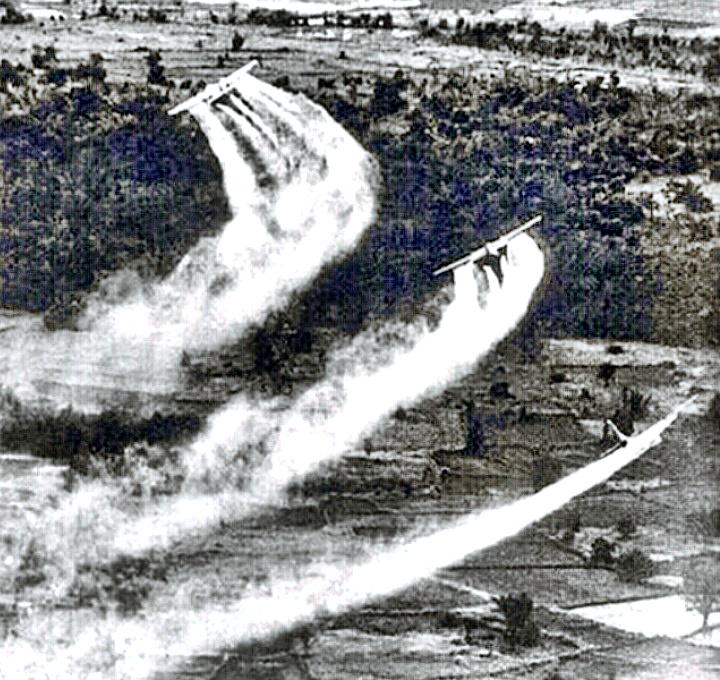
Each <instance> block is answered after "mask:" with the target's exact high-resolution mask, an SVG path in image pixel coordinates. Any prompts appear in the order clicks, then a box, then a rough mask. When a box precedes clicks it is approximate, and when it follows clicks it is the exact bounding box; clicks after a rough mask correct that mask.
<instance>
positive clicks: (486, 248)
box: [433, 215, 542, 276]
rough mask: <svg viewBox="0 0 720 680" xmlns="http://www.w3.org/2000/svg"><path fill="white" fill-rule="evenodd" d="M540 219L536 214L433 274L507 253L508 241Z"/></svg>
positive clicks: (437, 274) (436, 274)
mask: <svg viewBox="0 0 720 680" xmlns="http://www.w3.org/2000/svg"><path fill="white" fill-rule="evenodd" d="M541 220H542V215H536V216H535V217H533V218H532V219H531V220H529V221H528V222H525V224H521V225H520V226H519V227H517V228H516V229H513V230H512V231H509V232H508V233H507V234H504V235H503V236H500V238H497V239H495V240H494V241H488V242H487V243H486V244H485V245H483V246H481V247H480V248H478V249H477V250H473V251H472V252H471V253H469V254H468V255H465V257H461V258H460V259H459V260H455V262H451V263H450V264H446V265H445V266H443V267H440V269H436V270H435V271H434V272H433V276H439V275H440V274H444V273H445V272H449V271H452V270H453V269H457V268H458V267H462V266H463V265H464V264H469V263H471V262H476V261H477V260H479V259H481V258H483V257H486V256H487V255H495V256H498V255H503V254H507V245H508V243H509V242H510V241H511V240H512V239H514V238H515V237H516V236H519V235H520V234H522V233H523V232H524V231H527V230H528V229H531V228H532V227H534V226H535V225H536V224H538V223H539V222H540V221H541ZM503 249H505V253H503V252H502V250H503Z"/></svg>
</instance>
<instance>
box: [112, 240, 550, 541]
mask: <svg viewBox="0 0 720 680" xmlns="http://www.w3.org/2000/svg"><path fill="white" fill-rule="evenodd" d="M503 273H504V279H503V285H502V286H500V285H499V283H498V280H497V278H496V277H495V274H494V273H493V272H492V271H491V269H490V268H489V267H485V268H483V269H482V270H478V269H476V268H475V267H474V266H473V265H466V266H463V267H460V268H459V269H457V270H455V281H454V296H453V297H452V298H451V302H450V304H448V305H447V306H446V307H445V308H444V309H443V311H442V316H441V318H440V323H439V326H438V327H437V328H436V329H435V330H432V331H431V330H430V329H429V327H428V324H427V323H426V322H425V321H424V319H422V318H421V319H419V320H418V321H417V322H416V323H415V324H411V325H402V326H401V327H400V328H398V327H397V325H395V324H391V326H390V327H391V331H392V332H389V329H388V328H387V327H385V328H382V329H380V332H375V331H372V332H367V333H363V334H361V335H360V336H359V337H358V338H356V339H355V340H354V341H353V342H352V343H351V344H350V345H349V346H348V347H346V348H344V349H343V350H341V351H339V352H337V353H336V354H335V356H334V357H333V359H332V360H331V362H330V367H329V369H328V373H329V375H328V378H327V379H326V380H324V381H322V382H321V383H319V384H318V385H316V386H315V387H313V388H311V389H310V390H308V391H307V392H306V393H305V394H303V395H302V396H301V397H300V398H299V399H298V400H297V401H296V403H295V404H293V406H292V407H291V408H290V409H289V410H288V411H287V412H285V413H284V414H281V415H279V416H278V415H277V414H276V415H275V417H274V418H271V416H272V414H269V413H268V412H267V411H266V410H265V408H266V407H265V406H263V405H261V406H253V405H250V404H249V403H248V402H247V400H246V399H245V398H244V397H241V398H239V399H238V400H235V401H232V402H231V403H230V404H228V406H227V407H226V408H225V409H224V410H223V411H221V412H220V413H218V414H216V416H215V417H214V418H213V420H212V421H211V423H210V427H209V429H208V431H207V432H205V433H204V434H203V435H202V436H201V437H200V439H199V440H198V441H197V442H195V444H194V445H192V446H191V447H190V448H189V450H188V451H187V453H186V456H185V467H186V469H187V471H188V480H187V481H186V487H185V493H184V494H182V495H181V496H180V497H179V498H176V499H174V500H172V501H170V502H167V503H165V504H160V505H158V506H156V507H155V508H153V510H152V511H151V513H150V514H149V515H147V516H146V517H144V518H142V519H140V520H138V521H137V522H134V523H133V524H132V525H131V526H129V527H125V528H124V529H123V530H121V531H120V532H119V533H118V535H117V537H116V539H115V548H116V549H117V550H121V551H123V552H125V551H128V552H137V551H143V550H147V549H149V548H153V547H163V546H167V545H168V543H169V542H170V541H172V540H173V539H175V538H178V537H180V536H182V535H183V534H185V533H188V532H199V531H205V530H207V529H208V528H210V527H212V526H213V525H215V524H217V523H218V522H219V521H220V520H223V519H225V520H231V519H238V518H240V517H243V516H246V515H248V514H249V513H252V512H254V511H255V509H256V508H257V507H262V506H266V505H267V504H269V503H276V502H280V501H281V499H282V493H283V491H284V490H285V489H286V488H287V486H288V484H290V483H291V482H293V481H295V480H298V479H301V478H302V477H304V476H305V475H307V474H309V473H311V472H313V471H314V470H316V469H317V468H318V467H319V466H320V465H322V464H326V463H329V462H331V461H333V460H337V459H338V458H339V457H340V456H342V455H344V454H345V453H347V452H348V450H349V449H350V448H351V447H352V446H353V445H355V444H356V443H357V442H358V441H359V440H360V439H361V438H362V437H363V436H364V435H366V434H368V433H370V432H371V431H372V430H373V429H374V428H376V427H377V425H378V424H379V423H380V422H381V421H382V419H383V418H385V417H387V416H388V415H390V414H391V413H393V412H394V411H395V410H396V409H397V408H398V407H399V406H408V405H410V404H411V403H414V402H416V401H417V400H418V399H421V398H423V397H425V396H428V395H429V394H431V393H433V392H435V393H437V392H439V391H441V390H442V389H443V388H444V387H445V386H447V385H449V384H451V383H452V382H454V381H456V380H457V379H458V378H460V377H461V376H462V375H464V374H466V373H467V372H468V371H469V370H470V369H471V368H472V367H473V366H474V365H475V363H476V362H477V360H478V359H479V357H480V356H481V355H483V354H485V353H487V352H488V351H489V350H490V349H491V348H492V347H493V346H494V345H495V344H496V343H497V342H498V341H499V340H501V339H502V338H503V337H505V336H506V335H507V334H508V333H509V332H510V331H511V330H512V328H513V327H514V326H515V325H516V324H517V323H518V321H520V319H521V318H522V317H523V315H524V314H525V312H526V310H527V308H528V305H529V304H530V302H531V299H532V296H533V293H534V292H535V290H536V288H537V286H538V285H539V283H540V281H541V279H542V275H543V255H542V251H541V250H540V248H539V247H538V246H537V244H536V243H535V241H534V240H533V239H532V238H531V237H530V236H528V235H525V234H523V235H521V236H519V237H517V238H516V239H515V240H513V242H512V246H511V248H510V249H509V259H508V261H507V262H506V263H505V264H504V271H503ZM443 296H444V293H441V294H440V297H443ZM388 338H390V342H389V343H388ZM273 420H274V421H277V420H280V425H279V427H278V428H277V429H276V431H273ZM259 444H262V446H261V447H259ZM243 447H245V448H246V449H247V448H249V449H250V450H251V451H252V450H257V449H258V448H261V449H262V455H261V456H259V457H257V458H256V459H255V460H256V461H259V465H257V466H255V467H254V468H253V467H252V466H247V465H244V464H243V463H245V462H246V461H247V453H246V452H245V450H244V451H243V455H242V456H241V455H238V451H239V450H240V449H242V448H243ZM253 462H254V461H253ZM249 467H250V468H251V469H248V468H249ZM199 482H201V483H199ZM208 482H209V485H210V487H211V490H212V491H213V493H202V492H199V490H204V489H205V488H207V486H208ZM241 482H244V484H245V490H244V491H243V492H241V493H238V492H237V491H233V490H229V489H228V486H230V487H231V489H232V488H237V486H238V485H239V484H240V483H241Z"/></svg>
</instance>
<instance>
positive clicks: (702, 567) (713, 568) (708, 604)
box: [683, 555, 720, 630]
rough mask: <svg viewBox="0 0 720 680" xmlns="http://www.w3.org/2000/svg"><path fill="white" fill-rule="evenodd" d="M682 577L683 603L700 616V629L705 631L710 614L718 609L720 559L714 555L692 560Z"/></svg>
mask: <svg viewBox="0 0 720 680" xmlns="http://www.w3.org/2000/svg"><path fill="white" fill-rule="evenodd" d="M683 577H684V585H685V602H686V603H687V605H688V606H689V607H690V608H691V609H695V610H696V611H698V612H700V614H702V617H703V622H702V627H703V630H707V625H708V620H709V618H710V614H711V613H712V612H713V611H714V610H715V609H717V608H718V607H720V559H718V556H717V555H714V556H712V557H704V558H700V559H696V560H693V561H692V562H691V563H690V564H689V565H688V566H687V568H686V570H685V573H684V574H683Z"/></svg>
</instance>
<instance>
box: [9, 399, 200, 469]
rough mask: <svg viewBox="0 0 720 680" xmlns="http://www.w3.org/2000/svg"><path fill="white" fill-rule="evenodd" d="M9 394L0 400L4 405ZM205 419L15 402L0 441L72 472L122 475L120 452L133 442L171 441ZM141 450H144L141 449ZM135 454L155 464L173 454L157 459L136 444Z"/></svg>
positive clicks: (192, 431) (188, 433)
mask: <svg viewBox="0 0 720 680" xmlns="http://www.w3.org/2000/svg"><path fill="white" fill-rule="evenodd" d="M7 403H8V400H7V399H5V400H4V401H3V406H4V407H5V406H7ZM202 422H203V419H202V418H201V417H200V416H199V415H196V414H185V415H183V414H161V413H155V414H153V415H152V416H151V417H150V418H138V417H137V416H135V415H133V414H131V413H121V412H105V413H102V414H99V415H84V414H82V413H77V412H75V411H72V410H71V409H65V410H63V411H60V412H58V413H43V412H42V411H37V412H36V411H34V410H27V409H25V408H23V407H21V406H20V405H19V404H18V405H17V406H16V407H15V408H14V409H12V410H11V411H10V412H9V417H7V418H6V419H5V420H4V422H3V423H2V425H0V447H2V448H3V449H6V450H15V451H25V452H28V453H34V454H36V455H40V456H46V457H49V458H55V459H58V460H62V461H67V463H68V464H69V466H70V469H71V470H72V471H73V472H76V473H79V474H84V475H88V474H90V475H92V474H95V473H98V472H100V471H101V470H100V468H98V465H99V462H100V461H102V465H101V468H102V471H103V472H107V473H109V474H111V475H124V474H126V473H127V469H126V468H127V465H128V464H130V463H129V462H128V461H127V460H126V458H125V457H124V455H123V453H124V451H125V448H126V447H127V446H129V445H130V444H132V443H134V442H144V443H146V444H148V445H149V447H152V446H154V445H160V444H163V445H168V446H171V445H172V444H175V443H177V442H179V441H181V440H182V439H184V438H187V437H189V436H191V435H193V434H195V433H197V432H198V431H199V430H200V427H201V425H202ZM143 451H144V453H143ZM134 454H135V456H136V457H142V458H144V459H145V462H146V464H147V465H148V466H149V467H151V468H152V467H153V466H155V467H157V466H159V465H160V464H161V463H163V462H164V461H165V459H166V458H167V456H170V455H171V452H170V451H169V450H168V451H166V452H165V454H164V455H163V456H162V457H161V460H156V458H158V456H155V455H154V454H153V450H152V448H149V449H138V450H136V451H135V452H134Z"/></svg>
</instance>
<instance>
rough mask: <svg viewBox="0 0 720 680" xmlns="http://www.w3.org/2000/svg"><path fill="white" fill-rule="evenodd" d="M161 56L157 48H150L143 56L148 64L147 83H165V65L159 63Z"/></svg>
mask: <svg viewBox="0 0 720 680" xmlns="http://www.w3.org/2000/svg"><path fill="white" fill-rule="evenodd" d="M161 60H162V57H161V56H160V52H159V51H158V50H152V51H151V52H150V53H149V54H148V55H147V57H146V58H145V63H146V64H147V65H148V76H147V81H148V85H165V84H166V83H167V79H166V78H165V67H164V66H163V65H162V64H161V63H160V61H161Z"/></svg>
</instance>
